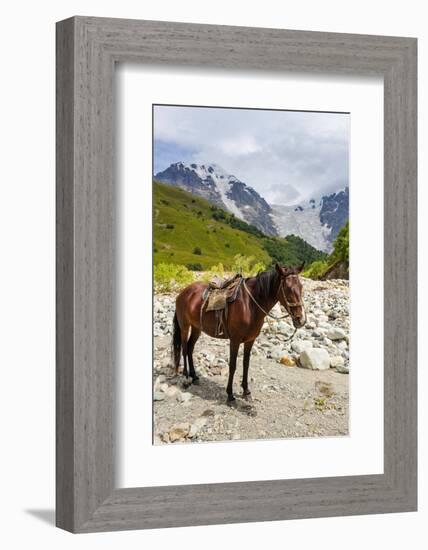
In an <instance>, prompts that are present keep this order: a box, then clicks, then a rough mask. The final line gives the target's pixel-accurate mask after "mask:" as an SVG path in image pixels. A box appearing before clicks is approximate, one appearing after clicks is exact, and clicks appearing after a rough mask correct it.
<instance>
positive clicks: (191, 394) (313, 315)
mask: <svg viewBox="0 0 428 550" xmlns="http://www.w3.org/2000/svg"><path fill="white" fill-rule="evenodd" d="M303 285H304V288H305V305H306V311H307V316H308V322H307V324H306V325H305V327H304V328H303V329H300V330H299V331H298V332H297V334H296V336H295V338H294V339H293V341H292V342H291V343H287V342H285V340H286V338H287V335H289V334H291V333H292V330H293V329H292V326H291V324H289V323H288V322H284V321H278V322H276V321H269V322H266V323H265V325H264V327H263V330H262V332H261V334H260V336H259V337H258V339H257V340H256V343H255V345H254V347H253V352H252V356H251V363H250V371H249V384H250V389H251V391H252V396H251V400H245V399H243V398H242V397H241V394H242V391H241V388H240V383H241V376H242V350H240V354H239V357H238V366H237V371H236V374H235V380H234V391H235V396H236V398H237V399H236V402H234V404H233V405H232V406H230V405H227V404H226V382H227V375H228V365H227V358H228V354H229V343H228V342H227V341H223V340H218V339H215V338H210V337H209V336H206V335H202V336H201V338H200V339H199V340H198V342H197V344H196V348H195V353H194V359H195V368H196V371H197V373H198V375H199V377H200V380H199V384H197V385H191V386H190V387H188V388H185V387H184V384H183V383H184V379H183V377H182V376H180V375H179V376H176V375H175V374H174V373H173V372H172V369H171V361H170V343H171V327H172V317H173V314H174V295H172V294H161V295H160V294H159V295H156V296H155V325H154V338H155V361H154V376H153V379H154V401H155V402H154V442H155V444H165V443H184V442H201V441H225V440H243V439H275V438H290V437H320V436H322V437H327V436H340V435H346V434H347V433H348V380H349V376H348V373H349V317H348V283H347V282H346V281H341V280H337V281H325V282H319V281H311V280H306V279H303ZM276 307H277V308H278V307H279V306H276ZM273 313H276V314H279V309H276V310H274V311H273ZM241 347H242V346H241ZM303 367H306V368H303Z"/></svg>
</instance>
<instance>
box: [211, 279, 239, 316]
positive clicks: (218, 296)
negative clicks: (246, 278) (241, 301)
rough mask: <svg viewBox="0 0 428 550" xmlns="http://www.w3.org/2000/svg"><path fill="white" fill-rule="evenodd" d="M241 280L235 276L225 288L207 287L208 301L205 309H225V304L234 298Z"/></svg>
mask: <svg viewBox="0 0 428 550" xmlns="http://www.w3.org/2000/svg"><path fill="white" fill-rule="evenodd" d="M241 282H242V278H240V277H237V278H236V279H235V280H234V281H233V282H231V283H230V284H228V286H227V287H226V288H208V289H207V290H208V301H207V307H206V310H205V311H219V310H221V309H226V306H227V304H228V303H230V302H233V301H234V300H235V299H236V297H237V295H238V292H239V288H240V286H241Z"/></svg>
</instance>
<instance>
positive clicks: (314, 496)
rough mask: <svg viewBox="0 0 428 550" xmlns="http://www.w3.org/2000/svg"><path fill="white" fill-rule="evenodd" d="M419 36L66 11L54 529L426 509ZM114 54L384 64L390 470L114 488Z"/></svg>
mask: <svg viewBox="0 0 428 550" xmlns="http://www.w3.org/2000/svg"><path fill="white" fill-rule="evenodd" d="M416 45H417V43H416V39H413V38H399V37H386V36H364V35H352V34H330V33H319V32H302V31H290V30H277V29H259V28H244V27H228V26H213V25H194V24H182V23H167V22H156V21H134V20H121V19H103V18H90V17H73V18H71V19H67V20H65V21H61V22H59V23H58V24H57V385H56V391H57V447H56V453H57V454H56V461H57V462H56V463H57V474H56V476H57V477H56V479H57V495H56V499H57V500H56V505H57V520H56V521H57V525H58V527H61V528H63V529H67V530H69V531H72V532H91V531H106V530H118V529H140V528H158V527H173V526H185V525H204V524H215V523H234V522H250V521H269V520H283V519H290V518H309V517H320V516H339V515H351V514H373V513H382V512H404V511H412V510H416V506H417V448H416V445H417V435H416V428H417V425H416V412H417V404H416V397H417V393H416V389H417V388H416V360H417V352H416V335H417V325H416V321H417V319H416V308H417V291H416V267H417V265H416V261H417V260H416V256H417V241H416V158H417V153H416V145H417V142H416V112H417V107H416V83H417V80H416V79H417V77H416V55H417V54H416ZM117 62H136V63H140V64H170V65H174V66H179V65H183V66H185V65H187V66H195V67H200V66H204V67H217V68H228V69H245V70H251V71H266V70H269V71H275V72H278V73H280V72H281V71H299V72H304V71H311V72H327V71H328V72H335V73H341V74H344V73H346V74H362V75H364V74H372V75H381V76H383V78H384V99H385V101H384V108H385V113H384V115H385V116H384V121H385V127H384V155H385V158H384V166H385V168H384V170H385V172H384V182H385V203H384V204H385V206H384V220H385V234H384V251H385V274H384V277H385V280H384V288H385V300H384V302H385V305H384V307H385V312H384V334H385V350H384V356H385V364H384V371H385V382H384V405H385V417H384V418H385V425H384V449H385V459H384V473H383V474H382V475H363V476H349V477H333V478H315V479H298V480H279V481H278V480H275V481H252V482H246V483H220V484H208V485H192V486H189V485H184V486H167V487H151V488H130V489H116V488H115V486H114V457H115V433H114V426H115V422H114V395H115V391H114V390H115V388H114V380H115V378H114V366H115V349H114V342H115V326H114V317H115V315H114V314H115V310H114V296H115V265H114V255H115V188H114V178H113V175H114V170H113V158H114V129H113V119H114V110H113V107H114V95H113V94H114V67H115V63H117ZM148 123H149V121H148ZM373 367H375V365H373Z"/></svg>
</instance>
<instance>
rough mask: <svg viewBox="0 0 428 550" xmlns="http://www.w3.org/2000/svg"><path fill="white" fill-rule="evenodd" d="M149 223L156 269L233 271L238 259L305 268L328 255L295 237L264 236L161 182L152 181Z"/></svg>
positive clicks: (217, 209)
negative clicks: (180, 267)
mask: <svg viewBox="0 0 428 550" xmlns="http://www.w3.org/2000/svg"><path fill="white" fill-rule="evenodd" d="M153 224H154V243H153V249H154V263H155V265H158V264H161V263H162V264H163V263H165V264H174V265H184V266H187V267H188V268H189V269H191V270H197V271H199V270H201V271H206V270H209V269H210V268H211V266H213V265H218V264H219V263H221V264H223V266H224V269H225V271H230V270H233V269H236V256H237V255H239V256H240V257H241V258H246V259H248V260H250V259H251V262H252V263H253V264H256V263H257V264H263V265H264V266H265V267H267V268H269V267H271V266H272V265H274V264H275V263H279V264H281V265H288V266H297V265H300V264H301V263H302V262H305V263H306V265H309V264H311V263H312V262H314V261H316V260H324V259H325V258H326V257H327V255H326V254H324V253H323V252H320V251H319V250H316V249H315V248H314V247H313V246H311V245H309V244H308V243H306V242H305V241H304V240H303V239H301V238H299V237H296V236H294V235H289V236H288V237H287V238H280V237H268V236H266V235H264V234H263V233H262V232H261V231H260V230H258V229H257V228H256V227H254V226H252V225H249V224H247V223H245V222H244V221H242V220H239V219H238V218H235V216H233V214H230V213H229V212H225V211H224V210H222V209H221V208H218V207H215V206H213V205H212V204H211V203H209V202H208V201H206V200H204V199H202V198H199V197H197V196H195V195H193V194H191V193H187V192H186V191H183V190H182V189H180V188H179V187H174V186H172V185H166V184H163V183H159V182H153ZM196 268H198V269H196ZM199 268H202V269H199Z"/></svg>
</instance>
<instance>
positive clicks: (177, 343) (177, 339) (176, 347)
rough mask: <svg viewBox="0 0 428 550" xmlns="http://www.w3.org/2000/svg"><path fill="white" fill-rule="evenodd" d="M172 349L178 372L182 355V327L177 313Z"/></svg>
mask: <svg viewBox="0 0 428 550" xmlns="http://www.w3.org/2000/svg"><path fill="white" fill-rule="evenodd" d="M171 351H172V360H173V364H174V368H175V372H178V365H179V364H180V355H181V328H180V325H179V324H178V319H177V313H174V320H173V327H172V342H171Z"/></svg>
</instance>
